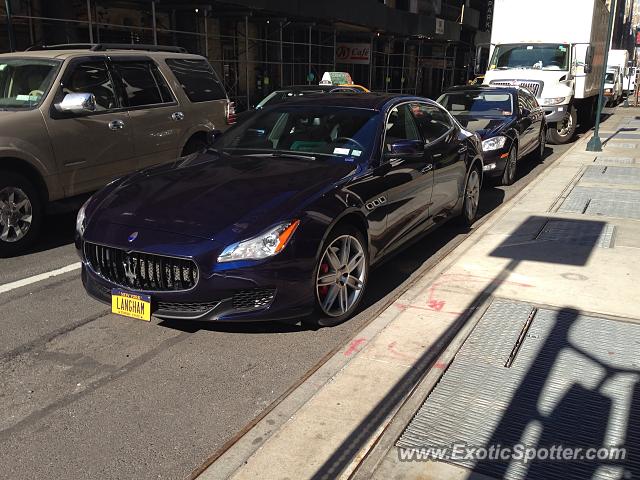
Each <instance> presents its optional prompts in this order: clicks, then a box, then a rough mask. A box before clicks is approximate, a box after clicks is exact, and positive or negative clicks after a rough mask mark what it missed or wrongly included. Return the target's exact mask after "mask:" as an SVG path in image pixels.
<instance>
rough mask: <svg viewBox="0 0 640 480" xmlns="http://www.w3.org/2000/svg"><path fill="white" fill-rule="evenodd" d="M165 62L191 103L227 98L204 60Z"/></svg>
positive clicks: (173, 60) (177, 59)
mask: <svg viewBox="0 0 640 480" xmlns="http://www.w3.org/2000/svg"><path fill="white" fill-rule="evenodd" d="M166 62H167V65H168V66H169V69H170V70H171V71H172V72H173V74H174V75H175V76H176V79H177V80H178V82H180V85H182V88H183V89H184V93H185V94H186V95H187V97H189V100H191V101H192V102H194V103H197V102H209V101H211V100H220V99H226V98H227V94H226V93H225V92H224V88H223V87H222V84H221V83H220V80H218V77H217V76H216V74H215V72H214V70H213V68H212V67H211V65H209V62H207V61H206V60H204V59H202V60H198V59H181V58H167V60H166Z"/></svg>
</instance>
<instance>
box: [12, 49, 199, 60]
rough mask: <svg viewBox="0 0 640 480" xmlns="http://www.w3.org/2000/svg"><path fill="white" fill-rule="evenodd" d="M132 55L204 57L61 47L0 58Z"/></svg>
mask: <svg viewBox="0 0 640 480" xmlns="http://www.w3.org/2000/svg"><path fill="white" fill-rule="evenodd" d="M100 55H102V56H114V55H118V56H131V57H151V58H156V59H165V58H184V59H192V60H195V59H200V60H201V59H203V58H204V57H203V56H201V55H194V54H191V53H180V52H154V51H149V50H127V49H113V50H100V51H93V50H90V49H86V48H79V49H68V50H67V49H61V50H27V51H24V52H12V53H2V54H0V58H2V59H7V58H39V59H52V58H54V59H58V60H66V59H70V58H76V57H87V56H91V57H95V56H100Z"/></svg>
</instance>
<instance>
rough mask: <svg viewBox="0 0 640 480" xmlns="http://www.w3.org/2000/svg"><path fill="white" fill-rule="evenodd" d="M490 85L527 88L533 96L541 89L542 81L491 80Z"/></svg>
mask: <svg viewBox="0 0 640 480" xmlns="http://www.w3.org/2000/svg"><path fill="white" fill-rule="evenodd" d="M491 85H498V86H503V87H522V88H526V89H527V90H529V91H530V92H531V93H532V94H533V95H534V96H535V97H537V96H538V94H539V93H540V92H541V91H542V82H537V81H534V80H493V81H492V82H491Z"/></svg>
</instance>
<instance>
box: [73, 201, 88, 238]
mask: <svg viewBox="0 0 640 480" xmlns="http://www.w3.org/2000/svg"><path fill="white" fill-rule="evenodd" d="M89 200H91V199H89ZM89 200H87V201H86V202H84V204H83V205H82V206H81V207H80V210H78V216H77V217H76V232H78V233H79V234H80V236H82V235H84V230H85V228H86V227H87V226H86V224H85V221H86V219H87V213H86V210H87V205H88V204H89Z"/></svg>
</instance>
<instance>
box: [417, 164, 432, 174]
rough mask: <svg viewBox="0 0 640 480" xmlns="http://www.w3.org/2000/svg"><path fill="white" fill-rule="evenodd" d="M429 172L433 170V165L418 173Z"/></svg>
mask: <svg viewBox="0 0 640 480" xmlns="http://www.w3.org/2000/svg"><path fill="white" fill-rule="evenodd" d="M431 170H433V163H430V164H429V165H426V166H425V167H424V168H423V169H422V170H420V173H428V172H430V171H431Z"/></svg>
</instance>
